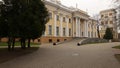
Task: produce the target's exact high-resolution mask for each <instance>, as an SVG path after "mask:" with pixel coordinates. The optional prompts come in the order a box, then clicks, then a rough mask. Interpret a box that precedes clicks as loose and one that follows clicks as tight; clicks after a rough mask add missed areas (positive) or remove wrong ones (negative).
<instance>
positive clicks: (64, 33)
mask: <svg viewBox="0 0 120 68" xmlns="http://www.w3.org/2000/svg"><path fill="white" fill-rule="evenodd" d="M65 35H66V31H65V28H63V36H65Z"/></svg>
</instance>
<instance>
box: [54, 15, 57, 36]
mask: <svg viewBox="0 0 120 68" xmlns="http://www.w3.org/2000/svg"><path fill="white" fill-rule="evenodd" d="M54 17H55V18H54V36H56V22H57V19H56V18H57V15H56V13H55V16H54Z"/></svg>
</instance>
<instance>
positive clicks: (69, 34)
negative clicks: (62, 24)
mask: <svg viewBox="0 0 120 68" xmlns="http://www.w3.org/2000/svg"><path fill="white" fill-rule="evenodd" d="M71 32H72V31H71V29H70V28H69V36H71Z"/></svg>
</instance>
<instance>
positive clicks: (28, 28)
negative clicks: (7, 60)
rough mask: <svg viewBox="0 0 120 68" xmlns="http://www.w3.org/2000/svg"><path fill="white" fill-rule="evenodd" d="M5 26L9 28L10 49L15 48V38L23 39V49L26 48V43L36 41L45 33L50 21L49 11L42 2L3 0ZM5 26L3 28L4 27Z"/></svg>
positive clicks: (35, 0) (33, 0) (37, 0)
mask: <svg viewBox="0 0 120 68" xmlns="http://www.w3.org/2000/svg"><path fill="white" fill-rule="evenodd" d="M3 2H4V9H3V13H4V14H3V13H1V14H3V16H1V19H3V21H4V23H5V22H6V23H7V24H5V25H4V26H8V29H7V30H6V31H7V36H6V37H8V38H9V41H8V49H11V45H12V48H14V44H15V38H20V39H21V47H22V48H25V45H26V44H25V42H26V40H29V41H28V47H30V40H31V39H36V38H38V37H40V36H41V35H42V33H43V32H44V31H45V24H46V23H47V21H48V20H49V16H48V11H47V9H46V7H45V5H44V3H43V2H42V1H41V0H3ZM4 26H3V27H4Z"/></svg>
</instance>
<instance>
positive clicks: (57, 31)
mask: <svg viewBox="0 0 120 68" xmlns="http://www.w3.org/2000/svg"><path fill="white" fill-rule="evenodd" d="M56 35H57V36H59V27H56Z"/></svg>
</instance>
